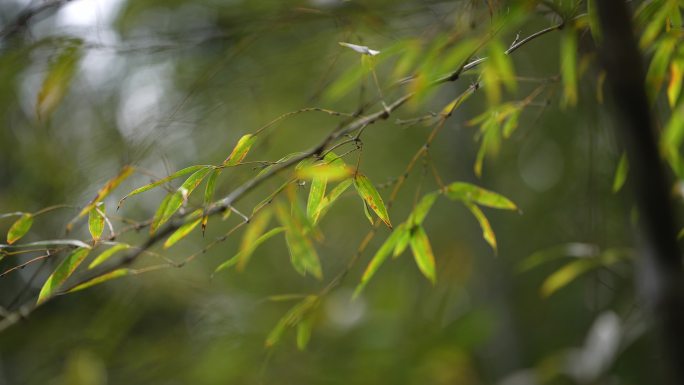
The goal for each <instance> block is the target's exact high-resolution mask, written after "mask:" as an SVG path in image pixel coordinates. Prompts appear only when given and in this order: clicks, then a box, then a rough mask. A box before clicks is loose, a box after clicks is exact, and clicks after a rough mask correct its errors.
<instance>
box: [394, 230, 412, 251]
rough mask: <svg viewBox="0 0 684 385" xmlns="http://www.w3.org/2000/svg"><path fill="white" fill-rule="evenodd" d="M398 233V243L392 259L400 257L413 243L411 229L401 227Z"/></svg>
mask: <svg viewBox="0 0 684 385" xmlns="http://www.w3.org/2000/svg"><path fill="white" fill-rule="evenodd" d="M397 231H398V234H397V242H396V244H395V245H394V250H393V251H392V258H397V257H399V256H400V255H401V254H402V253H403V252H404V251H405V250H406V248H407V247H408V245H409V243H410V242H411V229H410V228H409V227H408V226H407V225H406V224H401V225H399V226H398V227H397Z"/></svg>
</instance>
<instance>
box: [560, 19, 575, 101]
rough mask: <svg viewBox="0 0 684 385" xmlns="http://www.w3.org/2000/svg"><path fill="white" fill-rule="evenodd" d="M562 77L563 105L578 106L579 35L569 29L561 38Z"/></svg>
mask: <svg viewBox="0 0 684 385" xmlns="http://www.w3.org/2000/svg"><path fill="white" fill-rule="evenodd" d="M560 55H561V57H560V63H561V75H562V78H563V101H562V103H563V105H565V106H568V105H569V106H574V105H575V104H577V35H576V33H575V31H573V30H572V29H571V28H567V29H566V31H565V32H564V33H563V37H562V38H561V47H560Z"/></svg>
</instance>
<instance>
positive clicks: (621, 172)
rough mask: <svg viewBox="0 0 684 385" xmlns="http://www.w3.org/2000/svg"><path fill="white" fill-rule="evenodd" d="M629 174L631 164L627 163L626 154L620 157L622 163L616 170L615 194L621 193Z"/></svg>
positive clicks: (614, 180)
mask: <svg viewBox="0 0 684 385" xmlns="http://www.w3.org/2000/svg"><path fill="white" fill-rule="evenodd" d="M628 172H629V163H628V162H627V154H625V153H624V152H623V153H622V156H620V162H619V163H618V166H617V169H616V170H615V178H614V179H613V193H616V192H618V191H620V189H621V188H622V186H624V184H625V181H626V180H627V173H628Z"/></svg>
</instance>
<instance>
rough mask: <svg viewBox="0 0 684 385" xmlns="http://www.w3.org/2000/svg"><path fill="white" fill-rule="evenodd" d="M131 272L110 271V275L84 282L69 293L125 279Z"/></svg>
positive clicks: (122, 270)
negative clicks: (117, 279) (121, 278)
mask: <svg viewBox="0 0 684 385" xmlns="http://www.w3.org/2000/svg"><path fill="white" fill-rule="evenodd" d="M130 273H131V271H130V270H129V269H116V270H114V271H110V272H109V273H106V274H102V275H101V276H99V277H95V278H93V279H91V280H88V281H86V282H83V283H82V284H80V285H78V286H75V287H74V288H72V289H70V290H69V291H68V292H67V293H73V292H75V291H79V290H83V289H87V288H89V287H92V286H95V285H99V284H101V283H103V282H106V281H110V280H112V279H115V278H119V277H123V276H125V275H128V274H130Z"/></svg>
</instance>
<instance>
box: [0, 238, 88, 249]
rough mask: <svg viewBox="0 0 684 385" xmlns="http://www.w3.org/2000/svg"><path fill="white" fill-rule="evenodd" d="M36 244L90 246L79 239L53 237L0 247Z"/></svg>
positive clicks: (22, 246)
mask: <svg viewBox="0 0 684 385" xmlns="http://www.w3.org/2000/svg"><path fill="white" fill-rule="evenodd" d="M36 246H41V247H42V246H76V247H83V248H86V249H89V248H90V245H89V244H87V243H85V242H83V241H79V240H78V239H53V240H47V241H38V242H30V243H22V244H19V245H0V249H6V248H8V247H13V248H26V247H36Z"/></svg>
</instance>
